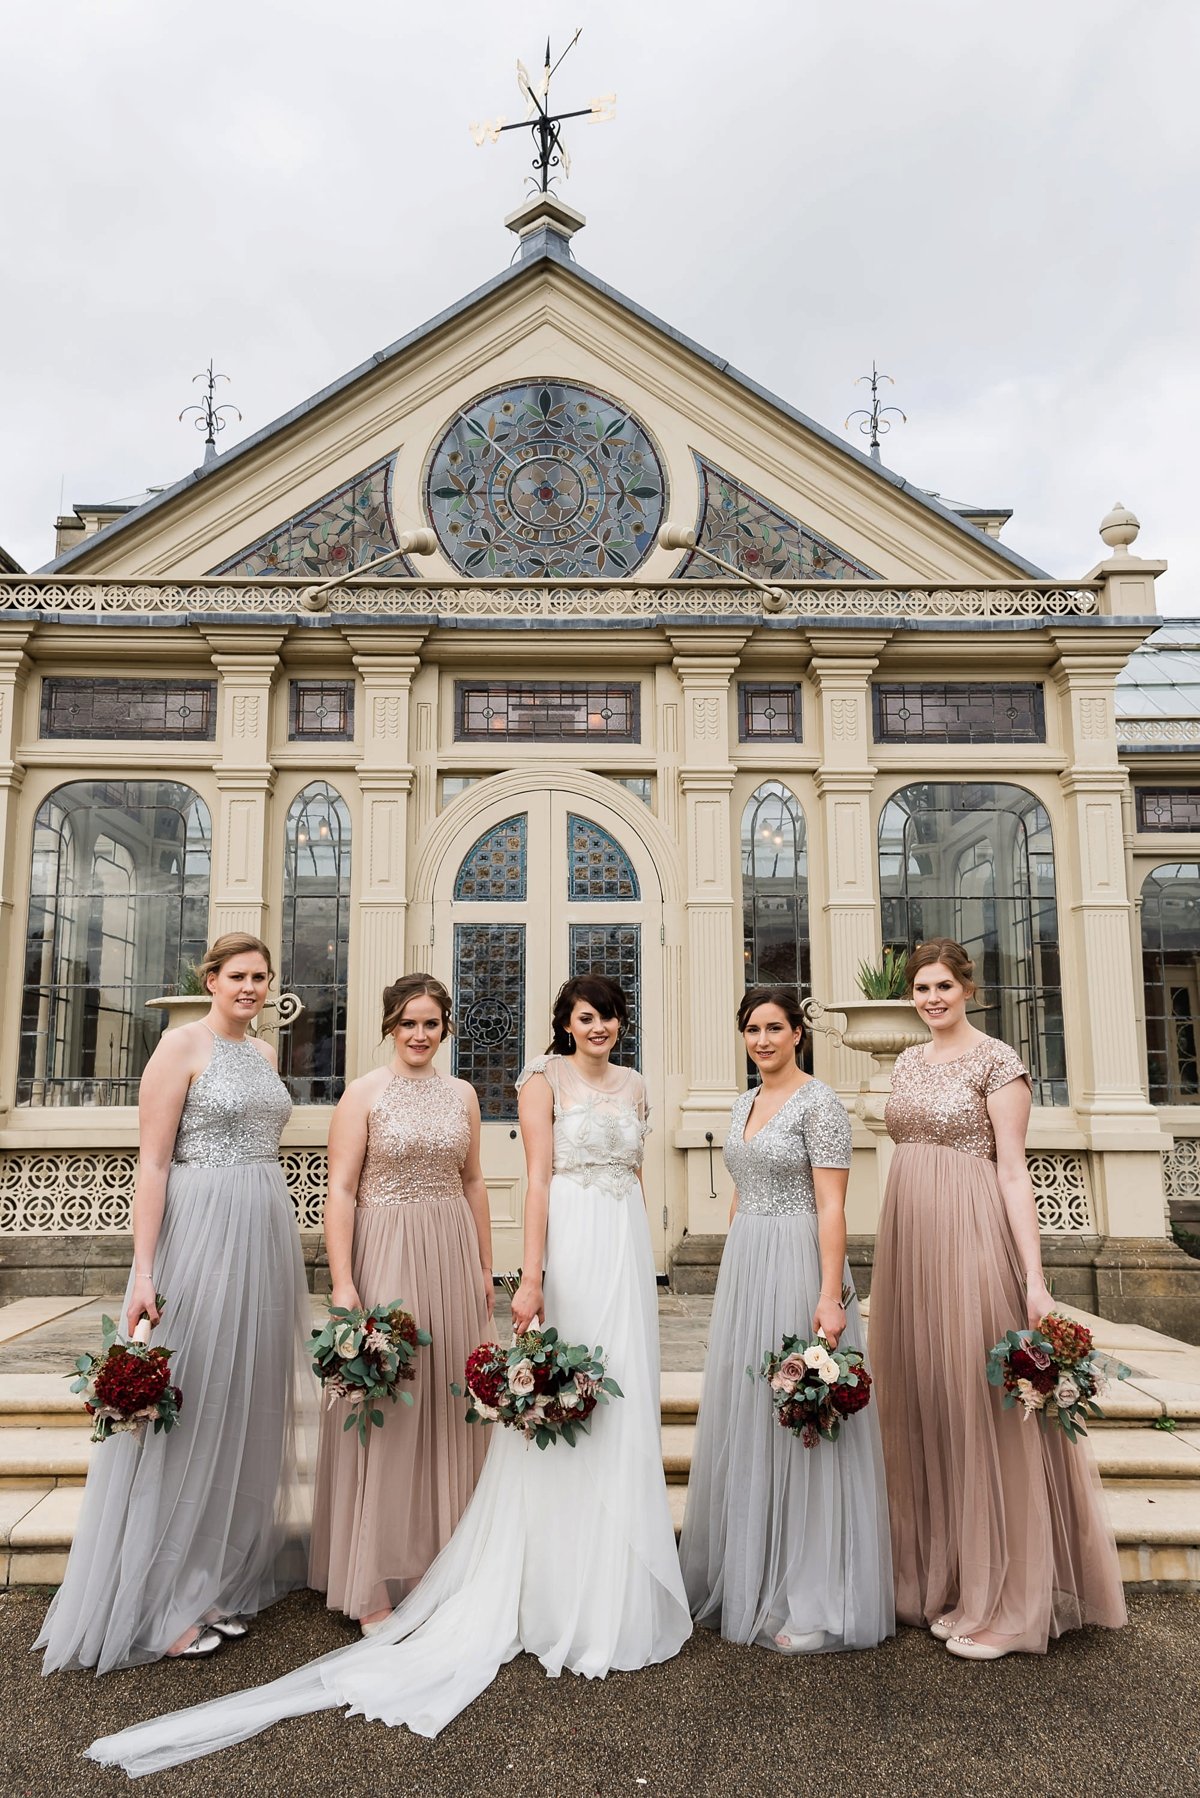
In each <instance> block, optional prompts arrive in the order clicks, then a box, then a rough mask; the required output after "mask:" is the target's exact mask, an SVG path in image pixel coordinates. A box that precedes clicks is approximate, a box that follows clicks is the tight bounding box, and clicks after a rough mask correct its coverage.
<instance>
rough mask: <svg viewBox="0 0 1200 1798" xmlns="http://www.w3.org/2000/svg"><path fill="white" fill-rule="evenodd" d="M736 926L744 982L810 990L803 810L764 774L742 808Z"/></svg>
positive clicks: (778, 783)
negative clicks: (739, 927) (738, 927)
mask: <svg viewBox="0 0 1200 1798" xmlns="http://www.w3.org/2000/svg"><path fill="white" fill-rule="evenodd" d="M742 927H743V948H744V954H745V979H746V985H747V986H748V987H749V986H758V985H760V984H763V983H765V982H777V983H781V984H783V985H786V986H794V987H796V988H797V989H798V990H799V993H800V996H801V997H802V998H807V997H808V995H809V994H810V993H811V991H812V983H811V974H810V969H809V959H808V851H807V846H806V841H805V831H804V813H803V812H802V811H801V810H800V807H799V805H798V804H797V802H796V799H795V797H794V795H793V794H791V793H790V792H789V791H788V789H787V788H786V787H785V786H784V785H783V784H782V782H780V781H777V780H768V781H765V782H764V784H763V785H762V786H761V787H759V788H757V789H756V791H755V792H753V793H752V794H751V795H750V798H749V799H748V800H747V802H746V808H745V810H744V811H743V813H742Z"/></svg>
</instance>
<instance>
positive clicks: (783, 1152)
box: [724, 1080, 850, 1217]
mask: <svg viewBox="0 0 1200 1798" xmlns="http://www.w3.org/2000/svg"><path fill="white" fill-rule="evenodd" d="M757 1092H758V1088H757V1087H752V1088H751V1090H750V1091H749V1092H746V1093H743V1094H742V1095H741V1097H740V1098H738V1099H736V1100H735V1101H734V1105H733V1113H732V1116H731V1117H730V1120H729V1135H728V1136H727V1137H726V1138H725V1151H724V1152H725V1166H726V1167H727V1168H728V1169H729V1172H730V1174H731V1175H732V1177H733V1183H734V1185H735V1186H736V1187H737V1194H738V1212H739V1214H742V1213H746V1214H749V1215H751V1216H755V1217H786V1216H789V1215H791V1214H792V1213H794V1212H797V1211H808V1212H813V1213H815V1211H816V1209H817V1201H816V1197H815V1195H814V1193H813V1177H812V1171H813V1168H814V1167H849V1166H850V1119H849V1118H848V1117H847V1115H846V1108H845V1106H844V1105H843V1104H842V1102H841V1100H840V1099H839V1098H838V1096H837V1094H836V1093H835V1092H834V1091H833V1090H832V1089H831V1088H830V1087H828V1086H826V1085H825V1082H824V1081H823V1080H810V1081H808V1082H807V1084H806V1085H804V1086H802V1087H801V1088H800V1090H799V1092H794V1093H793V1094H792V1096H791V1098H790V1099H788V1100H787V1102H786V1103H785V1104H783V1105H781V1106H780V1108H779V1110H778V1111H777V1112H776V1113H775V1115H774V1117H773V1118H771V1119H770V1120H769V1121H768V1122H767V1123H766V1124H764V1125H763V1127H762V1129H761V1130H759V1131H758V1132H757V1133H756V1134H755V1135H754V1136H752V1137H751V1138H750V1141H749V1142H744V1141H743V1140H742V1133H743V1131H744V1130H745V1128H746V1119H747V1118H748V1117H749V1115H750V1107H751V1106H752V1105H753V1103H754V1099H755V1095H756V1094H757Z"/></svg>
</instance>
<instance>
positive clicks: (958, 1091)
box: [884, 1036, 1029, 1161]
mask: <svg viewBox="0 0 1200 1798" xmlns="http://www.w3.org/2000/svg"><path fill="white" fill-rule="evenodd" d="M1028 1079H1029V1075H1028V1074H1027V1073H1026V1072H1025V1066H1024V1063H1023V1062H1022V1060H1021V1057H1020V1056H1019V1055H1018V1054H1017V1052H1016V1050H1015V1049H1010V1048H1009V1046H1008V1044H1007V1043H1002V1042H998V1041H997V1039H996V1038H995V1037H992V1036H988V1037H985V1038H984V1039H983V1041H982V1042H981V1043H976V1045H975V1047H974V1048H973V1049H968V1050H967V1052H966V1054H965V1055H958V1056H956V1057H955V1059H954V1060H953V1061H943V1062H933V1063H930V1062H928V1061H926V1059H925V1045H924V1043H919V1044H918V1045H917V1047H916V1048H915V1049H906V1050H905V1051H904V1053H903V1055H901V1056H899V1057H898V1058H897V1061H896V1066H895V1068H894V1070H893V1072H892V1091H891V1096H890V1097H889V1099H888V1102H887V1110H886V1111H885V1113H884V1119H885V1122H886V1123H887V1129H888V1135H889V1136H890V1137H891V1139H892V1141H893V1142H925V1143H934V1144H936V1146H937V1147H938V1148H942V1149H958V1150H959V1151H960V1152H961V1153H962V1154H963V1155H977V1156H978V1157H979V1158H980V1160H982V1161H995V1159H996V1136H995V1132H994V1131H993V1129H992V1120H991V1118H990V1117H989V1116H988V1108H987V1102H988V1094H989V1093H994V1092H997V1091H998V1090H999V1088H1000V1087H1002V1086H1007V1085H1008V1084H1009V1082H1010V1081H1013V1080H1028Z"/></svg>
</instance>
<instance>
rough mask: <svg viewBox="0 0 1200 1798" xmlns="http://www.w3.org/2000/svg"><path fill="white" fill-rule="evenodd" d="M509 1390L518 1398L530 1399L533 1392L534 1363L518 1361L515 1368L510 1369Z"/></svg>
mask: <svg viewBox="0 0 1200 1798" xmlns="http://www.w3.org/2000/svg"><path fill="white" fill-rule="evenodd" d="M508 1389H509V1391H510V1392H515V1393H516V1395H517V1397H518V1398H528V1396H529V1394H530V1393H531V1392H532V1391H533V1362H532V1361H530V1360H528V1359H526V1360H524V1361H518V1362H517V1365H516V1366H515V1367H513V1368H510V1370H509V1375H508Z"/></svg>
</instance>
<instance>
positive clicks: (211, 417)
mask: <svg viewBox="0 0 1200 1798" xmlns="http://www.w3.org/2000/svg"><path fill="white" fill-rule="evenodd" d="M228 379H229V376H228V375H214V373H213V365H212V363H211V362H210V363H209V365H208V367H207V369H206V370H205V372H204V373H203V374H202V375H193V376H192V385H193V386H195V384H196V382H197V381H203V382H204V398H203V400H201V402H200V404H199V405H198V406H185V407H184V408H183V411H182V412H181V413H180V414H179V422H180V423H181V424H182V423H183V420H184V419H185V418H186V417H187V415H188V413H189V412H198V413H199V415H200V416H199V417H198V418H197V419H196V420H195V425H196V429H197V430H198V431H203V432H204V460H205V462H206V463H208V462H212V461H214V460H215V459H216V454H217V433H218V431H223V430H224V429H225V425H226V422H227V421H226V419H225V418H224V417H222V414H223V413H225V412H237V415H238V420H239V422H240V421H241V416H242V415H241V413H240V412H238V409H237V407H236V406H218V405H217V404H216V403H215V400H216V392H217V382H218V381H227V380H228Z"/></svg>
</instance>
